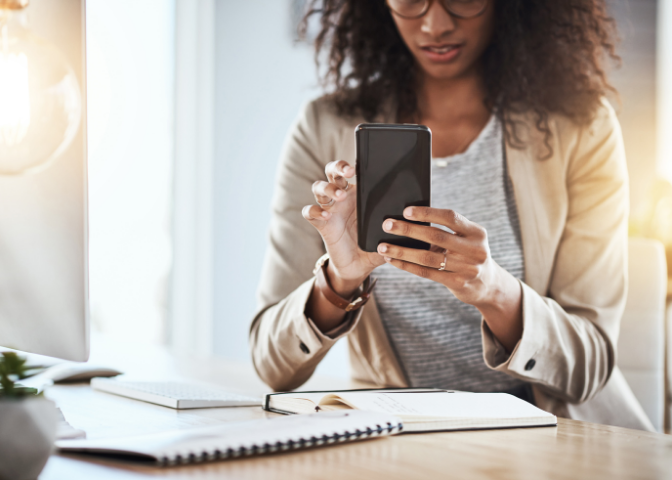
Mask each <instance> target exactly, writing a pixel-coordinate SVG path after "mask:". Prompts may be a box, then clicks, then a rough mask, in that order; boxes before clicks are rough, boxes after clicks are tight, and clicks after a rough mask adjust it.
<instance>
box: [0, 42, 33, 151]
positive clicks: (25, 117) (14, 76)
mask: <svg viewBox="0 0 672 480" xmlns="http://www.w3.org/2000/svg"><path fill="white" fill-rule="evenodd" d="M28 89H29V85H28V59H27V58H26V55H25V54H23V53H18V54H16V53H0V145H4V146H6V147H12V146H14V145H17V144H18V143H19V142H21V140H23V139H24V137H25V136H26V134H27V133H28V128H29V127H30V94H29V90H28Z"/></svg>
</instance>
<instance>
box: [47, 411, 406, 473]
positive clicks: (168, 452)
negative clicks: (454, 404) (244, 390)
mask: <svg viewBox="0 0 672 480" xmlns="http://www.w3.org/2000/svg"><path fill="white" fill-rule="evenodd" d="M402 428H403V425H402V423H401V421H400V420H399V419H398V418H396V417H394V416H393V415H388V414H382V413H372V412H360V411H349V412H328V413H326V412H325V413H320V414H312V415H296V416H289V417H280V418H271V419H261V420H247V421H243V422H234V423H224V424H220V425H214V426H208V427H199V428H194V429H188V430H172V431H168V432H160V433H153V434H149V435H136V436H132V437H122V438H110V439H100V440H59V441H57V442H56V446H57V447H58V448H59V450H61V451H62V452H79V453H88V454H98V455H107V456H117V457H122V458H131V459H136V460H144V461H148V462H152V463H156V464H159V465H162V466H171V465H178V464H185V463H192V462H202V461H207V460H220V459H227V458H235V457H240V456H247V455H260V454H265V453H275V452H281V451H287V450H300V449H305V448H310V447H318V446H322V445H330V444H335V443H339V442H347V441H353V440H364V439H367V438H374V437H381V436H386V435H393V434H395V433H399V432H401V430H402Z"/></svg>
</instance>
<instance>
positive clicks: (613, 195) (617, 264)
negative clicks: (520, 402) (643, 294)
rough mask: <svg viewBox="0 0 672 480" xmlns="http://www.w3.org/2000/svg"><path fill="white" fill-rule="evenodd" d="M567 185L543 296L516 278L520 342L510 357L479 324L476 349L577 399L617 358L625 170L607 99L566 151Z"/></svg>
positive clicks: (600, 381)
mask: <svg viewBox="0 0 672 480" xmlns="http://www.w3.org/2000/svg"><path fill="white" fill-rule="evenodd" d="M541 161H543V160H541ZM566 189H567V200H568V209H567V218H566V223H565V228H564V231H563V232H562V237H561V238H560V241H559V244H558V247H557V250H556V252H555V261H554V265H553V271H552V274H551V278H550V283H549V288H548V292H547V295H546V296H543V295H540V294H539V293H537V292H536V291H535V290H533V289H532V288H531V287H529V286H528V285H526V284H525V283H523V282H521V289H522V302H523V305H522V306H523V335H522V338H521V340H520V341H519V342H518V344H517V345H516V347H515V348H514V350H513V351H512V352H511V354H510V355H509V354H507V353H506V351H505V350H504V348H503V347H502V345H501V344H500V343H499V342H498V341H497V339H496V338H495V337H494V335H493V334H492V332H491V331H490V330H489V328H488V326H487V324H486V323H485V322H482V332H483V347H484V356H485V362H486V364H487V365H488V366H489V367H491V368H493V369H495V370H499V371H502V372H506V373H508V374H509V375H512V376H514V377H517V378H520V379H522V380H525V381H528V382H531V383H533V384H535V385H537V386H538V387H540V388H541V389H542V390H543V391H544V392H546V393H548V394H550V395H553V396H555V397H558V398H560V399H562V400H564V401H567V402H570V403H581V402H584V401H586V400H588V399H590V398H591V397H593V396H594V395H595V394H596V393H597V392H599V391H600V389H601V388H602V387H603V386H604V385H605V384H606V382H607V380H608V379H609V376H610V375H611V372H612V370H613V368H614V366H615V364H616V344H617V341H618V332H619V326H620V319H621V316H622V314H623V309H624V307H625V299H626V293H627V219H628V210H629V200H628V176H627V167H626V163H625V153H624V148H623V139H622V135H621V130H620V126H619V124H618V120H617V118H616V115H615V113H614V111H613V109H612V108H611V107H610V106H609V105H608V104H607V103H606V101H605V102H604V104H603V106H602V107H601V108H600V110H599V112H598V114H597V116H596V118H595V120H594V121H593V123H592V124H591V125H589V126H588V127H586V128H583V129H581V130H580V133H579V134H578V137H577V138H576V141H575V145H573V148H572V149H571V152H570V153H569V158H568V160H567V168H566Z"/></svg>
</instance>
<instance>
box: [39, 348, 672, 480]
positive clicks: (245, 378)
mask: <svg viewBox="0 0 672 480" xmlns="http://www.w3.org/2000/svg"><path fill="white" fill-rule="evenodd" d="M113 351H115V352H117V353H119V349H118V348H116V349H114V348H113ZM150 353H151V352H150ZM155 353H156V352H155ZM148 355H149V354H148ZM151 356H152V355H150V357H151ZM153 358H154V361H153V362H152V363H151V364H146V363H145V364H142V365H138V364H137V363H135V365H136V366H135V367H134V370H131V369H127V371H133V372H134V375H133V376H134V377H136V378H142V377H144V378H148V377H147V376H146V375H147V374H148V372H150V371H152V370H153V372H152V375H154V376H155V378H156V377H158V378H168V377H175V376H179V373H180V371H181V372H182V374H183V375H184V374H188V376H189V377H191V378H198V379H200V380H208V379H209V380H210V381H213V382H217V383H222V384H226V385H227V386H228V387H229V388H231V389H233V390H239V391H249V392H253V393H262V392H263V391H265V387H264V386H263V384H262V383H261V382H260V381H259V380H258V379H257V378H256V376H254V374H253V372H252V371H251V369H250V368H249V367H247V366H241V365H232V364H231V363H227V362H223V361H221V360H216V359H209V360H208V361H207V368H205V367H204V363H203V359H201V360H194V359H191V360H190V359H181V360H180V361H179V362H177V363H175V361H176V360H177V359H176V358H175V357H171V356H169V355H167V354H165V352H164V353H160V352H159V354H158V356H157V355H153ZM95 359H96V358H95V356H94V360H95ZM123 359H124V360H125V361H127V362H128V364H129V365H131V364H133V362H135V360H133V359H132V357H129V356H127V355H125V356H123ZM110 363H112V362H110ZM178 365H179V367H178ZM143 368H144V369H145V371H144V373H143V372H142V370H143ZM161 371H163V372H164V374H161ZM171 372H172V374H171ZM150 378H151V377H150ZM344 383H347V382H344V381H343V380H341V381H340V382H339V381H335V380H333V379H331V380H330V379H325V378H315V379H313V380H311V382H310V385H308V387H309V388H329V387H331V388H343V387H347V385H344ZM48 396H49V397H51V398H52V399H54V401H56V403H57V404H58V405H59V406H60V407H61V409H62V410H63V412H64V414H65V416H66V418H67V419H68V421H70V423H72V425H73V426H75V427H77V428H82V429H84V430H85V431H87V434H88V437H89V438H101V437H104V436H117V435H126V434H132V433H143V432H152V431H160V430H164V429H173V428H189V427H190V426H195V425H209V424H214V423H218V422H226V421H232V420H241V419H252V418H263V417H270V416H273V415H274V414H269V413H267V412H264V411H263V410H261V409H260V408H248V407H246V408H217V409H198V410H183V411H176V410H172V409H169V408H164V407H159V406H155V405H150V404H147V403H143V402H136V401H134V400H129V399H125V398H122V397H117V396H114V395H109V394H105V393H101V392H96V391H93V390H91V388H90V387H89V386H88V385H86V384H78V385H67V386H56V387H53V388H52V389H51V390H50V391H49V392H48ZM148 478H171V479H210V478H212V479H215V478H217V479H219V478H245V479H263V480H267V479H269V478H287V479H304V478H305V479H316V478H337V479H366V480H371V479H378V478H380V479H386V480H387V479H407V478H442V479H444V478H464V479H479V478H491V479H492V478H494V479H526V478H530V479H539V478H554V479H564V478H567V479H575V478H590V479H599V478H605V479H606V478H608V479H619V478H627V479H631V478H672V436H668V435H662V434H651V433H646V432H639V431H635V430H628V429H623V428H616V427H607V426H602V425H595V424H590V423H585V422H578V421H572V420H563V419H561V420H560V421H559V424H558V427H557V428H530V429H511V430H490V431H475V432H452V433H431V434H413V435H410V434H409V435H400V436H396V437H391V438H382V439H376V440H369V441H363V442H357V443H351V444H342V445H338V446H332V447H324V448H320V449H314V450H306V451H298V452H292V453H284V454H275V455H268V456H262V457H250V458H244V459H237V460H231V461H221V462H215V463H207V464H199V465H195V466H184V467H176V468H170V469H161V468H154V467H147V466H142V465H137V464H132V463H121V462H115V461H111V460H104V459H100V458H96V457H84V456H75V455H67V456H66V455H54V456H52V458H51V459H50V461H49V463H48V464H47V466H46V468H45V470H44V471H43V473H42V475H41V476H40V479H41V480H52V479H54V480H55V479H58V480H62V479H68V480H78V479H87V480H88V479H96V480H107V479H122V480H127V479H148Z"/></svg>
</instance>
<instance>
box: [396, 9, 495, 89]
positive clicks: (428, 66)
mask: <svg viewBox="0 0 672 480" xmlns="http://www.w3.org/2000/svg"><path fill="white" fill-rule="evenodd" d="M493 2H494V0H488V5H487V6H486V8H485V11H484V12H483V13H482V14H481V15H479V16H477V17H472V18H458V17H455V16H453V15H451V14H450V13H448V12H447V11H446V9H445V8H444V7H443V5H442V2H441V1H440V0H434V1H433V2H432V3H431V5H430V6H429V10H428V11H427V13H426V14H425V15H423V16H422V17H420V18H415V19H406V18H403V17H400V16H399V15H397V14H395V13H394V12H391V14H392V18H394V22H395V23H396V25H397V29H398V30H399V33H400V34H401V38H403V39H404V42H405V43H406V46H407V47H408V49H409V50H410V51H411V53H412V54H413V56H414V57H415V60H416V61H417V63H418V64H419V65H420V67H421V68H422V70H423V71H424V73H425V74H426V75H428V76H430V77H432V78H435V79H438V80H449V79H454V78H458V77H460V76H461V75H464V74H465V73H467V72H470V71H471V70H472V69H473V68H474V67H475V66H476V65H477V64H478V61H479V59H480V58H481V55H482V54H483V52H484V51H485V49H486V48H487V46H488V44H489V43H490V39H491V38H492V32H493V29H494V8H493Z"/></svg>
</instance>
